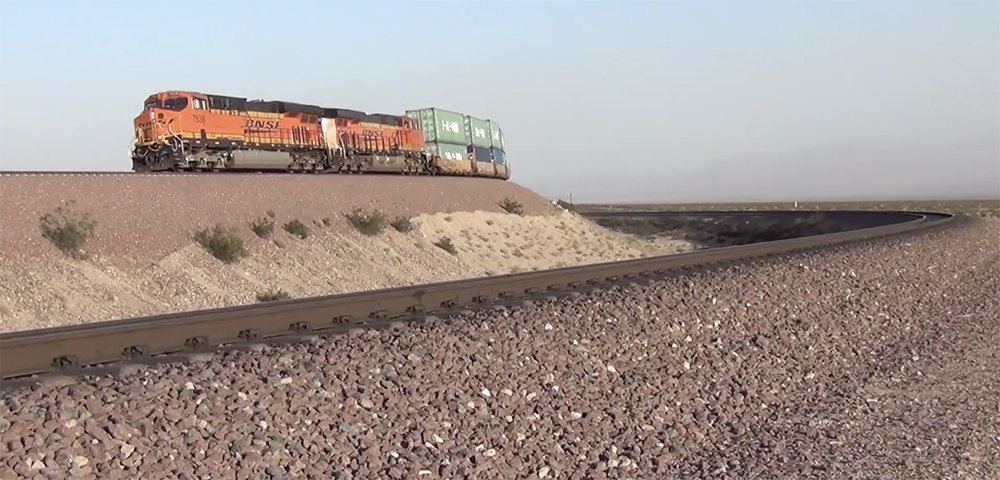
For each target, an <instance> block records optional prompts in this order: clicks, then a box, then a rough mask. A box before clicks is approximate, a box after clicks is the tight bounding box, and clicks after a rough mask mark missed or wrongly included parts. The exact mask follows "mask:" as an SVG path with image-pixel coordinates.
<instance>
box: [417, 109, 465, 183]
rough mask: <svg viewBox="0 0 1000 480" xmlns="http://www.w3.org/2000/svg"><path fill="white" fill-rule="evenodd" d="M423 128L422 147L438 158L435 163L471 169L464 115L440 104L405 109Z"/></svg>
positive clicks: (450, 168)
mask: <svg viewBox="0 0 1000 480" xmlns="http://www.w3.org/2000/svg"><path fill="white" fill-rule="evenodd" d="M406 116H407V117H410V118H415V119H416V120H417V122H419V123H420V129H421V130H423V131H424V141H425V142H426V145H425V147H424V150H425V151H426V152H427V153H429V154H431V155H436V156H438V157H440V158H441V160H440V162H439V164H438V166H439V167H440V168H441V169H442V170H444V171H446V172H449V173H465V174H471V173H472V172H473V168H472V162H470V161H469V153H468V151H467V150H466V148H465V145H466V141H465V139H466V136H467V133H466V128H465V115H462V114H461V113H458V112H452V111H449V110H442V109H440V108H433V107H432V108H421V109H418V110H407V111H406Z"/></svg>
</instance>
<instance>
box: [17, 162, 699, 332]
mask: <svg viewBox="0 0 1000 480" xmlns="http://www.w3.org/2000/svg"><path fill="white" fill-rule="evenodd" d="M463 182H468V183H463ZM40 191H41V192H42V193H39V192H40ZM30 192H34V194H31V193H30ZM504 198H511V199H513V200H516V201H517V202H518V203H520V204H521V205H523V207H524V214H523V215H514V214H510V213H508V212H506V211H505V210H503V209H502V208H500V206H499V205H498V202H499V201H501V200H502V199H504ZM33 199H34V200H33ZM35 200H37V201H35ZM67 200H76V202H75V204H74V205H73V209H74V211H76V212H79V213H86V214H87V215H89V216H90V217H91V218H93V219H94V220H96V222H97V226H96V228H95V231H94V235H93V237H92V238H91V239H90V240H88V241H87V243H86V245H85V246H84V247H83V250H84V251H85V252H86V253H87V257H86V258H85V259H82V260H81V259H75V258H71V257H70V256H68V255H66V254H64V253H62V252H61V251H59V250H58V249H57V248H55V247H54V245H53V243H52V242H50V241H49V240H48V239H46V238H45V237H43V235H42V233H41V229H40V227H39V218H40V217H42V216H43V215H45V214H46V213H48V212H51V211H54V210H55V209H56V208H57V207H59V206H60V205H63V204H64V203H63V202H64V201H67ZM209 206H210V207H209ZM355 207H363V208H366V209H367V208H371V207H377V208H378V209H380V210H382V211H383V212H385V213H386V214H387V215H388V217H389V218H396V217H406V218H411V219H412V223H413V225H414V229H413V230H412V231H408V232H398V231H396V230H395V229H394V228H392V227H391V226H387V227H385V228H384V230H383V231H381V233H379V234H378V235H375V236H367V235H363V234H362V233H360V232H359V231H358V230H356V229H355V228H354V227H353V226H352V225H351V224H350V223H349V222H348V220H347V219H346V218H345V215H344V214H345V213H347V212H350V211H352V210H353V209H354V208H355ZM268 210H272V211H273V212H274V214H275V216H274V219H273V221H274V222H275V227H274V230H273V232H272V233H270V235H268V236H266V237H264V238H260V237H258V236H257V235H255V234H254V232H253V231H252V230H251V228H250V223H251V222H252V221H253V220H255V219H258V218H262V217H265V216H266V213H265V212H267V211H268ZM153 212H155V213H153ZM294 219H298V220H300V221H301V222H302V223H303V224H305V225H306V226H307V227H308V228H309V233H308V236H307V237H306V238H305V239H302V238H299V237H296V236H294V235H292V234H290V233H288V232H286V231H285V230H283V229H282V225H283V224H285V223H286V222H289V221H291V220H294ZM0 221H2V224H0V225H2V230H0V252H2V254H0V330H2V331H11V330H22V329H27V328H37V327H49V326H57V325H64V324H70V323H81V322H92V321H100V320H108V319H114V318H124V317H130V316H138V315H152V314H158V313H169V312H176V311H185V310H195V309H203V308H213V307H220V306H228V305H238V304H245V303H253V302H256V301H258V298H257V297H258V295H259V294H263V293H267V292H274V291H278V290H281V291H284V292H287V293H288V294H290V295H292V296H294V297H305V296H316V295H325V294H333V293H343V292H351V291H359V290H368V289H377V288H389V287H395V286H402V285H412V284H417V283H426V282H434V281H444V280H452V279H458V278H465V277H473V276H482V275H496V274H504V273H511V272H518V271H526V270H533V269H543V268H552V267H559V266H568V265H577V264H583V263H594V262H601V261H613V260H617V259H623V258H635V257H638V256H642V255H650V254H660V253H673V252H677V251H681V250H684V249H687V248H688V246H687V244H686V243H683V242H673V241H669V240H658V241H656V242H651V241H640V240H637V239H635V238H633V237H630V236H627V235H623V234H619V233H615V232H611V231H609V230H606V229H603V228H601V227H599V226H598V225H596V224H594V223H593V222H590V221H588V220H584V219H582V218H580V217H578V216H576V215H574V214H571V213H569V212H565V211H563V210H561V209H559V208H558V207H554V206H553V205H552V204H551V202H549V201H548V200H546V199H545V198H543V197H540V196H538V195H537V194H535V193H533V192H531V191H530V190H527V189H525V188H523V187H520V186H518V185H516V184H513V183H510V182H499V181H489V180H475V179H472V180H469V179H451V178H443V179H442V178H398V177H360V176H352V177H333V178H330V177H294V178H289V177H282V178H273V177H272V178H264V177H259V176H258V177H254V176H240V177H228V178H225V179H219V180H216V181H214V182H213V181H210V179H206V178H204V177H198V178H191V179H182V178H177V177H161V178H155V177H150V176H135V177H128V178H126V177H90V178H82V177H8V178H0ZM216 223H222V224H224V225H227V226H231V227H235V228H236V229H237V230H236V231H237V233H238V235H239V237H240V238H242V239H243V240H244V242H245V245H246V249H247V252H248V255H247V256H246V257H245V258H243V259H241V260H240V261H238V262H236V263H232V264H227V263H225V262H222V261H220V260H218V259H217V258H215V257H213V256H212V255H211V254H210V253H209V252H208V250H206V249H205V248H203V247H202V246H201V245H200V244H199V243H198V242H197V241H196V240H195V239H194V232H195V231H197V230H199V229H202V228H207V227H210V226H212V225H215V224H216ZM445 237H448V238H449V239H450V240H451V241H452V244H453V245H454V247H455V253H454V254H452V253H449V252H447V251H445V250H444V249H442V248H440V247H438V246H436V245H435V242H438V241H440V240H442V239H444V238H445Z"/></svg>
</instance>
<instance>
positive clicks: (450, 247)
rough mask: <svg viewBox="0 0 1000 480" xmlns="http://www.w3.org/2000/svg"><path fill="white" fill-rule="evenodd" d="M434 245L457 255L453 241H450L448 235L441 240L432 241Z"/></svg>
mask: <svg viewBox="0 0 1000 480" xmlns="http://www.w3.org/2000/svg"><path fill="white" fill-rule="evenodd" d="M434 245H435V246H437V247H438V248H440V249H441V250H444V251H446V252H448V253H450V254H452V255H458V249H456V248H455V244H454V243H451V238H449V237H444V238H442V239H441V240H438V241H436V242H434Z"/></svg>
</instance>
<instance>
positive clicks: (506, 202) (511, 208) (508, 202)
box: [500, 197, 524, 215]
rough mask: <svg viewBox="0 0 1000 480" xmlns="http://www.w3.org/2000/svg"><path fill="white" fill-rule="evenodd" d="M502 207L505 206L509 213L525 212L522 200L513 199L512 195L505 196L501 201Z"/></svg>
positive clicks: (518, 213)
mask: <svg viewBox="0 0 1000 480" xmlns="http://www.w3.org/2000/svg"><path fill="white" fill-rule="evenodd" d="M500 208H503V209H504V210H506V211H507V213H513V214H515V215H521V214H523V213H524V208H523V207H522V206H521V202H518V201H517V200H513V199H511V198H510V197H505V198H504V199H503V200H501V201H500Z"/></svg>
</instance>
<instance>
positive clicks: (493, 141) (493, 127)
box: [486, 120, 504, 150]
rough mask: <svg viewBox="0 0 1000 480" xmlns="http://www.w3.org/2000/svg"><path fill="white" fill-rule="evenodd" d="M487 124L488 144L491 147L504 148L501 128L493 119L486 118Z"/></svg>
mask: <svg viewBox="0 0 1000 480" xmlns="http://www.w3.org/2000/svg"><path fill="white" fill-rule="evenodd" d="M486 123H487V124H489V126H490V145H489V146H491V147H493V148H498V149H500V150H504V146H503V130H501V129H500V125H499V124H498V123H497V122H494V121H493V120H487V121H486Z"/></svg>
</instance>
